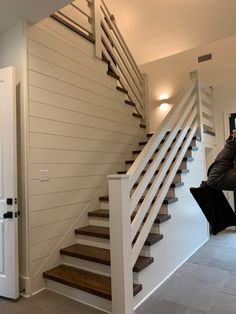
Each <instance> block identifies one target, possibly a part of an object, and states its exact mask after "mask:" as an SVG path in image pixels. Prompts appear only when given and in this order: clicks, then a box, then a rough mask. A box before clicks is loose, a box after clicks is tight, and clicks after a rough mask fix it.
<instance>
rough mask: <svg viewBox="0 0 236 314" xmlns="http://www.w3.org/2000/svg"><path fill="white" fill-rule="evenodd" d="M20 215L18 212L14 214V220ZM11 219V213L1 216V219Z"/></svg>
mask: <svg viewBox="0 0 236 314" xmlns="http://www.w3.org/2000/svg"><path fill="white" fill-rule="evenodd" d="M19 215H20V211H19V210H18V211H17V212H16V213H15V218H17V217H18V216H19ZM12 218H13V212H6V213H4V214H3V219H12Z"/></svg>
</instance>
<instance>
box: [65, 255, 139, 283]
mask: <svg viewBox="0 0 236 314" xmlns="http://www.w3.org/2000/svg"><path fill="white" fill-rule="evenodd" d="M62 263H63V264H64V265H69V266H72V267H75V268H80V269H84V270H87V271H91V272H94V273H97V274H100V275H104V276H110V275H111V267H110V266H109V265H105V264H101V263H96V262H92V261H87V260H83V259H81V258H77V257H72V256H66V255H63V256H62ZM133 281H134V283H139V273H136V272H133Z"/></svg>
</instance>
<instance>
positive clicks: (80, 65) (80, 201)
mask: <svg viewBox="0 0 236 314" xmlns="http://www.w3.org/2000/svg"><path fill="white" fill-rule="evenodd" d="M27 46H28V76H29V134H28V136H29V164H28V167H29V177H28V186H29V215H30V265H31V278H32V291H33V292H34V291H37V290H39V289H40V288H42V287H43V284H44V283H43V279H42V272H43V271H44V270H47V269H49V268H50V267H52V266H55V265H56V264H58V263H59V262H60V258H59V248H61V247H63V246H65V245H67V244H69V243H73V242H75V237H74V234H73V231H74V229H75V227H78V226H80V225H85V224H86V223H87V219H88V218H87V215H86V213H87V211H88V210H91V209H96V208H97V207H96V206H97V204H98V197H99V194H100V193H101V189H102V188H103V189H104V188H105V189H106V185H104V182H105V178H106V175H107V174H111V173H113V172H114V171H115V169H118V167H119V166H120V163H121V162H122V161H123V160H124V159H127V157H128V156H129V153H128V152H129V151H131V148H132V146H133V145H134V144H135V143H136V142H137V141H138V140H139V139H140V136H141V135H142V134H144V133H145V132H144V130H142V129H140V127H139V123H140V121H139V120H138V119H135V118H134V117H133V116H132V109H131V108H130V106H127V105H125V104H124V94H122V93H120V92H118V91H117V90H116V80H115V79H113V78H111V77H109V76H108V75H107V74H106V71H107V64H105V63H103V62H102V61H101V60H98V59H96V58H94V46H93V45H92V44H91V43H90V42H88V41H86V40H84V39H83V38H81V37H80V36H78V35H77V34H75V33H73V32H72V31H70V30H68V29H66V28H65V27H64V26H63V25H61V24H59V23H58V22H56V21H54V20H52V19H46V20H44V21H43V22H41V23H39V24H38V25H36V26H34V27H30V28H29V29H28V32H27ZM40 170H48V172H49V181H44V182H42V181H40Z"/></svg>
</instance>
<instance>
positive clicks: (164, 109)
mask: <svg viewBox="0 0 236 314" xmlns="http://www.w3.org/2000/svg"><path fill="white" fill-rule="evenodd" d="M163 101H164V100H163ZM169 108H170V105H169V104H168V103H167V102H166V100H165V102H162V103H161V104H160V110H161V111H167V110H168V109H169Z"/></svg>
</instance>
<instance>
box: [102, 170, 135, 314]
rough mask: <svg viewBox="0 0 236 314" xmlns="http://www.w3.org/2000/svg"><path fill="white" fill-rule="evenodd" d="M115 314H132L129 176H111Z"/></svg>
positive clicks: (113, 313) (113, 307)
mask: <svg viewBox="0 0 236 314" xmlns="http://www.w3.org/2000/svg"><path fill="white" fill-rule="evenodd" d="M108 186H109V213H110V214H109V215H110V250H111V277H112V314H121V313H122V314H133V313H134V310H133V273H132V264H131V261H132V243H131V219H130V216H131V215H130V190H129V176H127V175H109V176H108Z"/></svg>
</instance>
